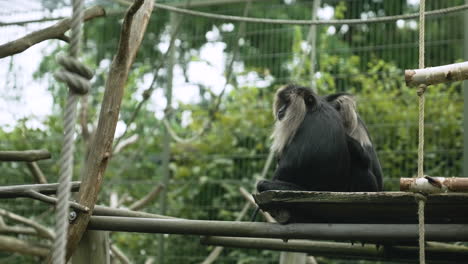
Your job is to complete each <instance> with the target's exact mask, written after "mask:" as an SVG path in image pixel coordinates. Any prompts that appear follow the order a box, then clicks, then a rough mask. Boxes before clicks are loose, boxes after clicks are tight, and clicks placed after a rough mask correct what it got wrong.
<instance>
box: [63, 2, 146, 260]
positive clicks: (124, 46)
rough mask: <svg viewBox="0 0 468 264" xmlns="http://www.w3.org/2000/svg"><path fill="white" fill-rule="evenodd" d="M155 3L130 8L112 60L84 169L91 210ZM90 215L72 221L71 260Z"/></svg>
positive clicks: (83, 196)
mask: <svg viewBox="0 0 468 264" xmlns="http://www.w3.org/2000/svg"><path fill="white" fill-rule="evenodd" d="M153 4H154V1H153V0H136V1H135V2H134V3H133V5H132V6H131V7H130V8H129V9H128V10H127V12H126V14H125V18H124V21H123V24H122V29H121V32H120V40H119V45H118V51H117V54H116V56H115V58H114V60H113V61H112V64H111V66H110V71H109V75H108V77H107V81H106V88H105V92H104V98H103V102H102V106H101V112H100V114H99V121H98V126H97V128H96V132H95V136H94V138H93V143H92V145H93V147H92V148H91V151H90V153H89V155H88V158H87V160H86V164H85V166H84V168H83V170H82V175H83V176H82V178H83V179H82V184H81V188H80V193H79V203H80V204H81V205H84V206H86V207H88V208H90V209H91V211H92V210H93V208H94V205H95V203H96V200H97V197H98V193H99V190H100V187H101V184H102V181H103V178H104V173H105V171H106V167H107V163H108V161H109V158H110V155H111V153H112V142H113V139H114V134H115V128H116V125H117V121H118V118H119V111H120V105H121V103H122V98H123V94H124V88H125V84H126V82H127V78H128V73H129V71H130V67H131V65H132V63H133V61H134V60H135V57H136V53H137V51H138V49H139V47H140V44H141V41H142V39H143V36H144V34H145V31H146V26H147V25H148V22H149V19H150V16H151V12H152V10H153ZM90 216H91V214H90V213H80V214H78V217H77V219H76V220H75V222H73V223H71V225H70V230H69V234H68V244H67V260H68V259H70V257H71V255H72V254H73V252H74V250H75V249H76V246H77V245H78V243H79V241H80V239H81V236H82V235H83V233H84V232H85V231H86V226H87V225H88V221H89V218H90Z"/></svg>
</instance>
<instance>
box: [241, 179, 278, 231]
mask: <svg viewBox="0 0 468 264" xmlns="http://www.w3.org/2000/svg"><path fill="white" fill-rule="evenodd" d="M239 191H240V192H241V194H242V196H244V198H245V199H246V200H247V201H248V202H249V203H250V204H251V205H252V206H254V207H257V204H256V203H255V200H254V198H253V196H252V194H250V193H249V192H247V190H246V189H244V188H243V187H240V188H239ZM260 213H261V214H262V215H263V217H264V218H265V220H266V221H267V222H268V223H276V220H275V219H274V218H273V217H272V216H271V215H270V214H269V213H268V212H265V211H263V210H260Z"/></svg>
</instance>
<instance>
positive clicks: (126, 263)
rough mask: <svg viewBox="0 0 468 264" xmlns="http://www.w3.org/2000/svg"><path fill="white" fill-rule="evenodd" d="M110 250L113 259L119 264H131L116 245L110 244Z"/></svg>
mask: <svg viewBox="0 0 468 264" xmlns="http://www.w3.org/2000/svg"><path fill="white" fill-rule="evenodd" d="M110 250H111V252H112V253H113V254H114V255H115V257H116V258H117V259H118V260H119V261H120V263H121V264H131V263H132V262H131V261H130V259H129V258H128V257H127V256H126V255H125V254H124V253H123V252H122V250H120V248H118V247H117V246H116V245H114V244H112V245H111V247H110Z"/></svg>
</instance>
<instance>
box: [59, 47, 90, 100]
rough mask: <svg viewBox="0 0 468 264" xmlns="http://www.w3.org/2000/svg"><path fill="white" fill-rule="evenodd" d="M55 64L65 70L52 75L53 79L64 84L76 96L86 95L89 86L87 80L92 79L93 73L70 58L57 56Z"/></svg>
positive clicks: (61, 55)
mask: <svg viewBox="0 0 468 264" xmlns="http://www.w3.org/2000/svg"><path fill="white" fill-rule="evenodd" d="M56 59H57V62H58V63H59V64H60V65H61V66H62V67H63V68H65V69H60V70H58V71H56V72H55V73H54V77H55V79H57V80H58V81H61V82H64V83H66V84H67V85H68V87H70V89H71V90H72V91H73V92H74V93H76V94H81V95H83V94H86V93H88V91H89V89H90V87H91V85H90V83H89V80H91V79H92V78H93V72H92V71H91V69H89V68H88V67H87V66H86V65H84V64H83V63H81V62H80V61H78V60H77V59H74V58H72V57H69V56H66V55H63V54H58V55H57V57H56Z"/></svg>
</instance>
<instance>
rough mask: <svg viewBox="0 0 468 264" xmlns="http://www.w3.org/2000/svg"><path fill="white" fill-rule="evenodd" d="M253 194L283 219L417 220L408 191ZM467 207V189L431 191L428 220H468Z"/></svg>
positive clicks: (393, 221) (266, 208)
mask: <svg viewBox="0 0 468 264" xmlns="http://www.w3.org/2000/svg"><path fill="white" fill-rule="evenodd" d="M253 197H254V199H255V201H256V203H257V204H258V206H259V207H260V208H261V209H262V210H265V211H267V212H269V213H270V214H271V215H272V216H273V217H277V218H280V219H281V221H280V222H281V223H285V222H295V223H417V203H416V200H415V196H414V194H413V193H407V192H376V193H344V192H303V191H267V192H262V193H260V194H255V195H253ZM467 211H468V194H466V193H441V194H431V195H427V204H426V211H425V219H426V223H468V214H467V213H466V212H467ZM285 215H286V216H287V217H285Z"/></svg>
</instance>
